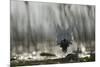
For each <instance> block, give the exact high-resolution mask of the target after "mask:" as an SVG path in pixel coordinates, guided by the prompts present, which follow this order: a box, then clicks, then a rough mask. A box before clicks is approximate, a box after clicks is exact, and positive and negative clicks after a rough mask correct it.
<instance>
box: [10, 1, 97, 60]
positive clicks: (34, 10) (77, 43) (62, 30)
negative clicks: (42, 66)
mask: <svg viewBox="0 0 100 67" xmlns="http://www.w3.org/2000/svg"><path fill="white" fill-rule="evenodd" d="M10 30H11V31H10V41H11V42H10V43H11V56H12V57H13V56H19V57H18V59H19V60H23V59H26V60H27V59H29V58H31V59H33V60H44V59H48V58H49V59H56V58H63V57H66V56H67V55H68V54H70V53H73V52H74V51H77V49H78V48H79V49H80V50H81V52H82V53H83V54H84V53H87V52H91V51H95V6H93V5H91V6H89V5H70V4H58V3H42V2H26V1H13V0H12V1H11V23H10ZM64 38H65V39H67V40H69V41H71V42H72V45H70V46H69V47H68V50H67V52H66V53H64V52H63V51H62V48H61V47H60V46H59V45H57V43H59V42H60V41H61V40H63V39H64ZM42 52H45V53H50V54H54V55H56V56H55V57H47V56H42V57H41V56H40V53H42ZM16 58H17V57H16Z"/></svg>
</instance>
